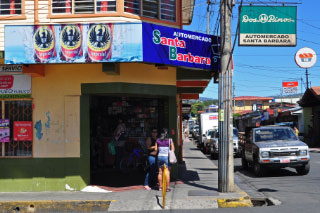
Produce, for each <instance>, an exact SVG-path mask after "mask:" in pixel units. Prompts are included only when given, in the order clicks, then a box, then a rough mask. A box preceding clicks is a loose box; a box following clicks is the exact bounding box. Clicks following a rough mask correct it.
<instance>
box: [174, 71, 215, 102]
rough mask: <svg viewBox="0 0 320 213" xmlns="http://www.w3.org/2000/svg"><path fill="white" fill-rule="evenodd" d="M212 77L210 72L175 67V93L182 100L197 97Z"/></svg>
mask: <svg viewBox="0 0 320 213" xmlns="http://www.w3.org/2000/svg"><path fill="white" fill-rule="evenodd" d="M211 78H212V72H208V71H202V70H192V69H186V68H177V82H176V86H177V93H178V94H180V98H181V99H182V100H188V99H199V94H200V93H202V92H203V91H204V90H205V88H206V87H207V86H208V84H209V82H210V80H211Z"/></svg>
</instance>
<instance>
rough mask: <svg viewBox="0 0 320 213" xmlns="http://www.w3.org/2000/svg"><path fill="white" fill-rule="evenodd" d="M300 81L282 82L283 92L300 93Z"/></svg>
mask: <svg viewBox="0 0 320 213" xmlns="http://www.w3.org/2000/svg"><path fill="white" fill-rule="evenodd" d="M298 86H299V85H298V81H288V82H282V93H283V94H296V93H298Z"/></svg>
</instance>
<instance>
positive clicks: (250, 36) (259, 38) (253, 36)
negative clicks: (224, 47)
mask: <svg viewBox="0 0 320 213" xmlns="http://www.w3.org/2000/svg"><path fill="white" fill-rule="evenodd" d="M296 17H297V7H296V6H242V7H241V9H240V20H239V21H240V34H239V45H240V46H296V44H297V36H296V32H297V18H296Z"/></svg>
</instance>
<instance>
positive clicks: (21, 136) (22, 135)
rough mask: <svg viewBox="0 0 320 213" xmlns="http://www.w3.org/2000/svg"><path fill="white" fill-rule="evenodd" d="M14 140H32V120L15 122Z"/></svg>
mask: <svg viewBox="0 0 320 213" xmlns="http://www.w3.org/2000/svg"><path fill="white" fill-rule="evenodd" d="M13 140H14V141H32V121H15V122H13Z"/></svg>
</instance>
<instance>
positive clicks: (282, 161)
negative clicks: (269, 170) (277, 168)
mask: <svg viewBox="0 0 320 213" xmlns="http://www.w3.org/2000/svg"><path fill="white" fill-rule="evenodd" d="M280 163H290V159H280Z"/></svg>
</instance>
